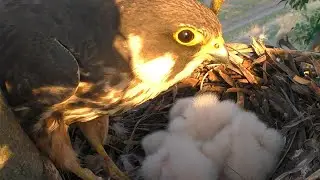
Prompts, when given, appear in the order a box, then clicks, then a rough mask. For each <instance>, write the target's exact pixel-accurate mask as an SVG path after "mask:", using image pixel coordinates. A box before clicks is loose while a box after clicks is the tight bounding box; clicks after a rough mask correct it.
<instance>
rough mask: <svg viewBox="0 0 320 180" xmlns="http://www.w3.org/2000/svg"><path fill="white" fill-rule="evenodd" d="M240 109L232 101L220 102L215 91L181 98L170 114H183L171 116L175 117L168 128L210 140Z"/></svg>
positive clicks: (171, 130)
mask: <svg viewBox="0 0 320 180" xmlns="http://www.w3.org/2000/svg"><path fill="white" fill-rule="evenodd" d="M177 109H178V111H177ZM183 110H184V111H183ZM240 110H241V109H240V107H239V106H238V105H237V104H235V103H234V102H232V101H229V100H226V101H222V102H220V101H219V99H218V97H217V96H216V95H214V94H213V93H205V94H201V95H198V96H195V97H194V98H193V99H192V100H190V99H187V100H186V99H180V100H178V101H177V103H176V104H175V105H174V106H173V107H172V109H171V110H170V114H178V113H176V112H180V114H181V115H180V116H179V117H177V116H171V117H175V118H173V119H171V122H170V124H169V128H168V129H169V131H170V132H180V133H187V134H189V135H190V136H192V137H193V138H195V139H196V140H208V139H211V138H213V137H214V136H215V134H216V133H217V132H219V131H220V130H221V129H222V128H223V127H224V126H225V125H227V124H229V123H230V122H231V121H232V118H233V117H234V116H236V114H237V112H239V111H240ZM173 112H174V113H173Z"/></svg>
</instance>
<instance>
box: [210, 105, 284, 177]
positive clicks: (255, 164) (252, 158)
mask: <svg viewBox="0 0 320 180" xmlns="http://www.w3.org/2000/svg"><path fill="white" fill-rule="evenodd" d="M224 130H225V131H221V133H224V136H225V137H224V140H225V139H228V140H230V141H229V148H230V151H229V152H230V153H229V155H228V157H227V159H226V164H225V170H224V176H225V178H226V179H228V180H242V179H254V180H264V179H266V178H267V176H268V175H269V173H271V171H272V170H273V168H274V167H275V165H276V163H277V161H278V158H279V157H278V156H279V154H280V152H281V150H282V148H283V147H284V143H285V142H284V138H283V136H282V135H281V134H280V133H279V132H278V131H276V130H275V129H271V128H267V126H266V125H265V124H264V123H262V122H261V121H260V120H259V119H258V117H257V116H256V115H255V114H254V113H251V112H245V111H243V112H241V113H238V114H237V116H236V117H235V118H234V120H233V123H232V124H230V125H228V126H227V127H226V128H225V129H224ZM226 131H229V133H228V132H226ZM222 137H223V136H222ZM226 137H228V138H226ZM224 140H222V139H221V140H220V141H224ZM218 142H219V141H218ZM224 143H227V142H224ZM220 144H221V142H220ZM211 145H213V146H215V145H217V143H216V144H215V143H214V142H213V143H212V144H211ZM225 146H228V145H225ZM205 148H206V150H210V145H209V147H205ZM211 148H212V147H211ZM213 152H214V151H213ZM213 152H211V153H212V154H213ZM216 152H218V151H216ZM205 154H206V153H205ZM219 155H220V154H219Z"/></svg>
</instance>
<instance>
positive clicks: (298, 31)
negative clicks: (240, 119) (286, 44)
mask: <svg viewBox="0 0 320 180" xmlns="http://www.w3.org/2000/svg"><path fill="white" fill-rule="evenodd" d="M317 32H320V8H319V9H315V10H313V11H312V12H309V13H303V18H302V20H301V21H299V22H298V23H297V24H296V25H295V27H294V28H293V33H294V34H295V37H293V40H294V41H295V42H297V43H299V44H300V45H302V46H303V47H305V48H307V47H308V46H309V44H310V43H311V41H312V40H313V38H314V36H315V34H316V33H317Z"/></svg>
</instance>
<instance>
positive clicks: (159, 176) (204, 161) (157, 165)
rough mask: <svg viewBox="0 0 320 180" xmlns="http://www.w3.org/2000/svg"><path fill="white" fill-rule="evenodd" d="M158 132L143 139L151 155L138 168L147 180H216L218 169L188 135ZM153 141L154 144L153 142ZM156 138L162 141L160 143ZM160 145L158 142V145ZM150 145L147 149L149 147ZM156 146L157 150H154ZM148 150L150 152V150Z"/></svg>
mask: <svg viewBox="0 0 320 180" xmlns="http://www.w3.org/2000/svg"><path fill="white" fill-rule="evenodd" d="M157 136H158V137H157ZM163 137H164V133H163V132H161V133H159V132H157V134H153V135H152V134H151V136H150V135H149V137H146V138H145V139H144V142H143V143H144V146H145V147H146V146H147V147H146V148H147V149H149V152H153V153H151V154H150V155H148V156H147V157H146V158H145V160H144V162H143V164H142V167H141V174H142V176H143V177H144V179H146V180H197V179H199V180H216V179H218V171H217V167H216V165H215V164H213V162H212V161H211V160H210V159H208V158H207V157H205V156H204V155H203V154H202V153H201V152H200V150H199V146H198V145H197V143H196V142H195V141H194V140H193V139H192V138H191V137H189V136H187V135H181V134H180V135H179V134H171V133H168V134H167V136H165V138H164V139H162V138H163ZM153 138H154V139H156V141H157V142H158V143H156V144H157V145H155V144H154V143H153V142H152V140H153ZM159 139H162V140H160V141H159ZM159 142H160V143H159ZM149 145H151V146H152V147H151V146H150V147H148V146H149ZM155 147H159V149H157V150H156V149H155ZM150 149H152V150H151V151H150Z"/></svg>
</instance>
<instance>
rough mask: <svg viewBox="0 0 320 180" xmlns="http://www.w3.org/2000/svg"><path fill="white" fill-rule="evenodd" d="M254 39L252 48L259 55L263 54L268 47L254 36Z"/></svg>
mask: <svg viewBox="0 0 320 180" xmlns="http://www.w3.org/2000/svg"><path fill="white" fill-rule="evenodd" d="M251 39H252V43H251V44H252V48H253V49H254V51H255V52H256V53H257V55H258V56H261V55H263V54H264V53H265V50H266V47H265V46H264V45H263V44H262V43H259V42H257V41H256V39H255V38H254V37H252V38H251Z"/></svg>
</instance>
